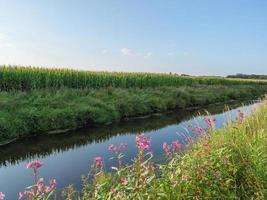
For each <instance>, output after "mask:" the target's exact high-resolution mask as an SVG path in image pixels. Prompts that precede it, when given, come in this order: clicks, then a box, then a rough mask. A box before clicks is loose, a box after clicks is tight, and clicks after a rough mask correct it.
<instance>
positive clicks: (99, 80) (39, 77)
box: [0, 66, 267, 91]
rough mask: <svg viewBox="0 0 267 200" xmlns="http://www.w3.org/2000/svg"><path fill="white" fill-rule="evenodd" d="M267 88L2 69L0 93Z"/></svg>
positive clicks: (221, 81) (214, 81)
mask: <svg viewBox="0 0 267 200" xmlns="http://www.w3.org/2000/svg"><path fill="white" fill-rule="evenodd" d="M203 84H204V85H241V84H242V85H243V84H249V85H256V86H257V85H258V86H260V85H267V82H265V81H255V80H254V81H252V80H242V81H241V80H233V79H226V78H214V77H213V78H211V77H184V76H178V75H172V74H156V73H122V72H91V71H78V70H71V69H49V68H38V67H20V66H0V90H1V91H11V90H21V91H29V90H34V89H49V88H53V89H58V88H62V87H65V88H92V89H97V88H104V87H116V88H147V87H160V86H174V87H176V86H192V85H203Z"/></svg>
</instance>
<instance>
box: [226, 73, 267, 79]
mask: <svg viewBox="0 0 267 200" xmlns="http://www.w3.org/2000/svg"><path fill="white" fill-rule="evenodd" d="M227 78H240V79H258V80H259V79H267V75H257V74H236V75H229V76H227Z"/></svg>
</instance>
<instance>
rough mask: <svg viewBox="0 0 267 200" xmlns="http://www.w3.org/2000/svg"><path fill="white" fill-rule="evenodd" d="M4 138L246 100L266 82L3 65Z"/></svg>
mask: <svg viewBox="0 0 267 200" xmlns="http://www.w3.org/2000/svg"><path fill="white" fill-rule="evenodd" d="M0 89H1V91H0V143H2V144H4V143H7V142H9V141H11V140H13V139H17V138H20V137H25V136H32V135H36V134H46V133H56V132H62V131H67V130H70V129H77V128H81V127H85V126H93V125H103V124H110V123H114V122H118V121H120V120H123V119H125V118H129V117H138V116H144V115H148V114H151V113H158V112H165V111H168V110H174V109H184V108H192V107H201V106H205V105H208V104H212V103H220V102H229V101H231V100H248V99H256V98H257V97H259V96H261V95H263V94H265V93H266V92H267V82H264V81H255V80H254V81H244V80H242V81H236V80H228V79H223V78H211V77H210V78H208V77H180V76H176V75H168V74H151V73H108V72H83V71H75V70H65V69H41V68H26V67H1V68H0Z"/></svg>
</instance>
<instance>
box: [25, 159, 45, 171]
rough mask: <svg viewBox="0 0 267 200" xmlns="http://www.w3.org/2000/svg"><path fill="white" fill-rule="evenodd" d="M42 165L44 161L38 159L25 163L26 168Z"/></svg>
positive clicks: (35, 167)
mask: <svg viewBox="0 0 267 200" xmlns="http://www.w3.org/2000/svg"><path fill="white" fill-rule="evenodd" d="M42 166H44V163H43V162H41V161H38V160H35V161H31V162H29V163H28V164H27V166H26V167H27V169H37V168H40V167H42Z"/></svg>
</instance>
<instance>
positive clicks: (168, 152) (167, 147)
mask: <svg viewBox="0 0 267 200" xmlns="http://www.w3.org/2000/svg"><path fill="white" fill-rule="evenodd" d="M162 148H163V150H164V152H165V154H166V155H167V156H170V155H171V153H172V152H171V147H170V145H168V144H167V142H164V143H163V145H162Z"/></svg>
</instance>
